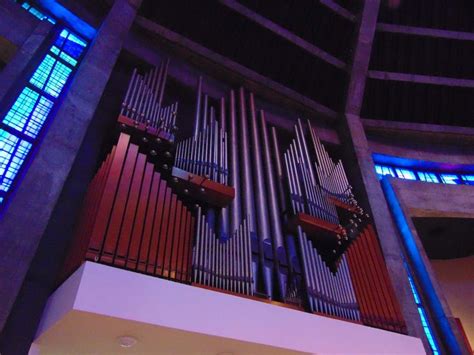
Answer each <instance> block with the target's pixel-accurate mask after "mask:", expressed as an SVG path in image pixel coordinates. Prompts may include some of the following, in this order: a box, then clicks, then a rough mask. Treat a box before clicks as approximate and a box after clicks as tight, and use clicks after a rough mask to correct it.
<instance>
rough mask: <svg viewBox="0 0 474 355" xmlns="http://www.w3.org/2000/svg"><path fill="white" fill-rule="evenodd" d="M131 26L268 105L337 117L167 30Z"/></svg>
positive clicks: (141, 22)
mask: <svg viewBox="0 0 474 355" xmlns="http://www.w3.org/2000/svg"><path fill="white" fill-rule="evenodd" d="M135 25H136V26H138V27H139V28H141V29H142V30H145V31H146V32H148V33H149V34H151V35H152V36H154V37H155V38H156V39H157V40H160V41H161V42H162V43H164V44H165V45H168V48H169V49H171V50H173V51H175V52H177V53H178V54H182V55H184V57H186V58H188V60H190V61H191V62H192V63H195V64H198V65H199V66H201V67H204V68H206V69H207V70H209V71H210V72H212V73H213V74H214V75H217V76H218V77H221V78H222V77H223V78H227V80H232V81H233V82H235V83H239V84H242V83H243V84H245V85H246V87H247V88H248V89H250V90H252V91H254V92H255V93H257V94H259V95H261V96H262V97H263V98H266V99H268V100H270V101H272V102H280V103H283V104H286V105H288V106H290V107H292V108H294V109H298V110H300V111H303V112H307V113H311V114H316V115H318V116H319V117H321V118H323V119H326V120H329V121H334V120H335V119H336V118H337V117H338V114H337V112H336V111H334V110H332V109H330V108H329V107H327V106H325V105H323V104H321V103H319V102H316V101H314V100H313V99H310V98H308V97H306V96H304V95H301V94H299V93H298V92H297V91H295V90H292V89H290V88H288V87H286V86H284V85H282V84H280V83H277V82H276V81H273V80H271V79H269V78H268V77H265V76H263V75H261V74H259V73H257V72H255V71H253V70H251V69H249V68H247V67H245V66H243V65H241V64H239V63H237V62H235V61H233V60H231V59H229V58H227V57H224V56H223V55H220V54H218V53H216V52H214V51H211V50H210V49H208V48H206V47H204V46H202V45H200V44H198V43H196V42H194V41H192V40H190V39H188V38H187V37H184V36H182V35H180V34H178V33H176V32H173V31H171V30H169V29H168V28H166V27H163V26H161V25H159V24H157V23H155V22H153V21H151V20H149V19H147V18H145V17H143V16H137V19H136V20H135Z"/></svg>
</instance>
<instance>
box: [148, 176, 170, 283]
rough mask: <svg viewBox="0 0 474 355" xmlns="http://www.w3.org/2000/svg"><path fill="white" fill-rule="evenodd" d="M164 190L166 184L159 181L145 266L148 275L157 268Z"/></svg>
mask: <svg viewBox="0 0 474 355" xmlns="http://www.w3.org/2000/svg"><path fill="white" fill-rule="evenodd" d="M166 188H167V184H166V181H165V180H163V179H162V180H161V182H160V191H159V193H158V201H157V202H156V211H155V221H154V223H153V232H152V239H151V244H150V257H149V262H148V266H147V272H148V273H151V274H153V273H155V272H156V270H157V267H158V264H157V259H158V248H159V243H160V242H161V235H160V230H161V225H162V223H163V220H162V218H163V210H164V207H165V197H166Z"/></svg>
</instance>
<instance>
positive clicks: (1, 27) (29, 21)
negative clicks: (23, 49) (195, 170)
mask: <svg viewBox="0 0 474 355" xmlns="http://www.w3.org/2000/svg"><path fill="white" fill-rule="evenodd" d="M0 18H1V19H2V21H0V36H2V37H5V38H6V39H8V40H9V41H10V42H13V43H14V44H15V45H17V46H21V45H22V44H23V42H25V40H26V39H27V38H28V36H29V35H30V34H31V32H33V31H34V29H35V27H36V26H37V25H38V23H39V22H40V20H38V19H37V18H36V17H34V16H33V15H31V14H29V13H28V12H26V11H25V10H24V9H22V8H21V7H20V6H18V4H15V3H14V2H13V1H11V0H0Z"/></svg>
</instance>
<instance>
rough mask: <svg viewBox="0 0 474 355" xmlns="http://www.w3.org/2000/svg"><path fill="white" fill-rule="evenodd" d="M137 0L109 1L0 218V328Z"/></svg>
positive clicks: (71, 161)
mask: <svg viewBox="0 0 474 355" xmlns="http://www.w3.org/2000/svg"><path fill="white" fill-rule="evenodd" d="M140 4H141V0H115V2H114V4H113V6H112V8H111V9H110V11H109V13H108V15H107V17H106V18H105V20H104V22H103V23H102V25H101V27H100V29H99V30H98V32H97V35H96V38H95V39H94V40H93V42H92V43H91V45H90V48H89V49H88V52H87V54H86V55H85V57H84V59H83V61H82V63H81V65H80V67H79V69H78V71H77V73H76V74H75V77H74V79H73V82H72V84H71V86H70V88H69V92H68V93H67V95H66V96H65V98H64V100H63V102H62V103H61V106H60V107H59V109H58V111H57V114H56V116H55V117H53V118H52V119H51V122H50V124H49V127H48V128H47V132H46V134H45V136H44V138H43V141H42V142H41V143H40V145H39V147H38V149H37V151H36V152H35V153H34V157H33V159H32V162H31V163H30V166H28V167H27V169H26V173H25V175H24V176H23V179H22V181H21V183H20V184H19V187H18V188H17V190H16V192H15V194H14V195H13V196H12V198H11V201H10V204H9V206H8V207H7V209H6V211H5V213H4V215H3V217H2V219H1V220H0V250H1V253H0V280H1V281H0V282H1V284H0V331H1V330H3V328H4V326H5V322H6V320H7V318H8V315H9V313H10V310H11V308H12V305H13V303H14V302H15V298H16V297H17V294H18V292H19V290H20V288H21V286H22V283H23V280H24V278H25V275H26V273H27V271H28V268H29V266H30V263H31V261H32V259H33V257H34V255H35V252H36V250H37V247H38V244H39V242H40V240H41V238H42V236H43V233H44V231H45V229H46V226H47V225H48V222H49V220H50V216H51V214H52V211H53V209H54V207H55V205H56V202H57V200H58V197H59V195H60V193H61V191H62V188H63V185H64V183H65V181H66V179H67V177H68V175H69V172H70V170H71V167H72V165H73V163H74V160H75V158H76V155H77V153H78V150H79V148H80V146H81V143H82V140H83V138H84V135H85V133H86V130H87V128H88V126H89V124H90V122H91V119H92V117H93V115H94V112H95V110H96V108H97V105H98V103H99V100H100V97H101V95H102V93H103V91H104V88H105V85H106V84H107V81H108V79H109V77H110V74H111V72H112V69H113V67H114V65H115V62H116V60H117V58H118V55H119V53H120V50H121V48H122V44H123V42H124V39H125V37H126V36H127V34H128V31H129V30H130V27H131V25H132V23H133V21H134V19H135V16H136V13H137V10H138V8H139V6H140ZM75 202H76V201H71V203H75Z"/></svg>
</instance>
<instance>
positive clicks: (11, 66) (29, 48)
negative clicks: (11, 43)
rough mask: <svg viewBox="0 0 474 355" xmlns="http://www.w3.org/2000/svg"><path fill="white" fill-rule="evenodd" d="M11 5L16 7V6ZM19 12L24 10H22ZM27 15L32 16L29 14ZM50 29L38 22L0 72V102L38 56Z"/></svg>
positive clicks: (45, 23)
mask: <svg viewBox="0 0 474 355" xmlns="http://www.w3.org/2000/svg"><path fill="white" fill-rule="evenodd" d="M13 5H15V6H18V5H17V4H13ZM21 11H24V10H23V9H22V10H21ZM25 13H26V11H25ZM28 15H29V16H32V15H30V14H28ZM52 28H53V25H52V24H51V23H50V22H48V21H39V22H38V24H37V25H36V27H35V28H34V30H33V32H32V33H31V34H30V35H29V36H28V38H27V39H26V40H25V41H24V42H23V44H22V45H21V46H20V47H19V48H18V50H17V52H16V53H15V55H14V56H13V58H12V59H11V60H10V62H8V64H7V65H6V66H5V68H4V69H3V70H2V71H0V102H2V100H3V99H4V98H5V95H6V94H7V93H8V92H9V90H10V89H12V88H14V86H15V84H16V83H17V82H18V80H19V79H20V78H21V76H22V73H23V71H24V70H25V69H26V67H27V65H28V64H29V63H30V61H31V59H32V58H34V57H35V56H36V55H37V54H38V50H39V49H40V46H41V45H42V44H43V42H44V41H45V39H46V37H47V36H48V34H49V33H50V31H51V29H52Z"/></svg>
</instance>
